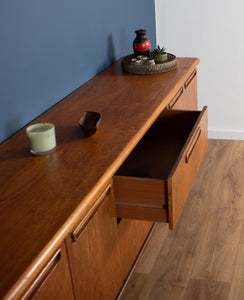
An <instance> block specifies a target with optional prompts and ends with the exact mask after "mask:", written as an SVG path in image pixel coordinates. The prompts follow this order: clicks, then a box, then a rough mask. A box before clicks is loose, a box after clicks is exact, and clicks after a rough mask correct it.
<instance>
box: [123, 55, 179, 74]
mask: <svg viewBox="0 0 244 300" xmlns="http://www.w3.org/2000/svg"><path fill="white" fill-rule="evenodd" d="M133 57H134V55H133V54H131V55H128V56H126V57H124V58H123V60H122V68H123V70H124V71H126V72H127V73H130V74H141V75H145V74H157V73H163V72H167V71H170V70H172V69H174V68H175V67H176V65H177V59H176V56H175V55H173V54H170V53H168V60H167V61H166V62H164V63H162V64H155V65H134V64H131V58H133Z"/></svg>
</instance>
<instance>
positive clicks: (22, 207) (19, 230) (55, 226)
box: [0, 58, 199, 298]
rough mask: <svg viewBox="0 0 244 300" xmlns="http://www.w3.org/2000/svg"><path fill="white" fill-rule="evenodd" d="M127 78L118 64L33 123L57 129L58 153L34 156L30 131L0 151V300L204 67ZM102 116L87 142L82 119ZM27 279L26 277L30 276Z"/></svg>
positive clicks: (182, 65)
mask: <svg viewBox="0 0 244 300" xmlns="http://www.w3.org/2000/svg"><path fill="white" fill-rule="evenodd" d="M177 61H178V64H177V67H176V68H175V69H173V70H171V71H170V72H166V73H161V74H154V75H130V74H127V73H124V72H123V71H122V70H121V60H120V61H118V62H116V63H114V64H113V65H112V66H110V67H109V68H108V69H106V70H105V71H104V72H102V73H100V74H99V75H97V76H96V77H94V78H93V79H92V80H90V81H89V82H87V83H86V84H85V85H83V86H82V87H81V88H79V89H77V90H76V91H75V92H73V93H72V94H70V95H69V96H68V97H66V98H65V99H64V100H62V101H61V102H59V103H58V104H57V105H55V106H54V107H52V108H51V109H50V110H48V111H47V112H45V113H44V114H43V115H41V116H40V117H38V118H37V119H36V120H34V121H33V122H32V123H36V122H51V123H54V124H55V126H56V137H57V149H56V150H55V151H54V152H52V153H50V154H47V155H43V156H33V155H32V154H31V153H30V152H29V145H28V140H27V136H26V133H25V129H22V130H20V131H19V132H18V133H17V134H15V135H14V136H13V137H11V138H9V139H8V140H6V141H5V142H4V143H2V144H1V145H0V173H1V177H0V191H1V196H0V260H1V268H0V278H1V283H0V298H1V297H2V296H3V295H5V294H6V293H7V291H8V290H9V289H10V288H11V287H12V286H13V285H14V283H16V282H18V279H19V282H20V281H24V278H25V276H28V272H34V269H35V268H36V267H37V266H38V265H40V264H42V263H43V264H44V263H45V257H46V254H47V253H51V252H53V251H55V249H56V248H57V247H58V245H59V244H60V242H61V241H62V240H63V239H64V238H65V236H66V235H67V233H68V232H69V231H70V230H71V229H72V227H73V226H74V224H75V222H77V220H78V219H79V218H82V217H83V216H85V215H86V214H87V213H88V212H89V210H90V209H91V208H92V206H93V204H94V199H96V197H97V196H98V194H99V193H100V192H101V191H102V189H103V188H104V185H105V184H106V182H108V180H109V179H110V178H111V177H112V175H113V174H114V173H115V172H116V170H117V169H118V168H119V166H120V165H121V164H122V163H123V161H124V160H125V159H126V157H127V156H128V155H129V153H130V152H131V151H132V150H133V148H134V147H135V145H136V144H137V143H138V141H139V140H140V139H141V138H142V136H143V135H144V134H145V133H146V131H147V130H148V128H149V127H150V126H151V125H152V123H153V122H154V121H155V119H156V118H157V117H158V115H159V114H160V113H161V111H162V110H163V109H164V108H165V106H166V105H167V103H168V102H169V100H170V98H171V97H172V96H173V95H174V94H175V93H176V92H177V89H178V88H179V86H180V85H181V84H182V82H183V81H184V80H186V78H187V77H188V76H189V74H190V73H191V72H192V71H193V70H194V69H195V68H196V66H197V65H198V63H199V60H198V59H197V58H177ZM86 110H93V111H97V112H99V113H100V114H101V115H102V118H101V122H100V124H99V127H98V131H97V132H96V133H95V135H93V136H91V137H85V136H84V135H83V133H82V131H81V129H80V128H79V126H78V121H79V119H80V117H81V115H82V114H83V111H86ZM25 271H26V272H25Z"/></svg>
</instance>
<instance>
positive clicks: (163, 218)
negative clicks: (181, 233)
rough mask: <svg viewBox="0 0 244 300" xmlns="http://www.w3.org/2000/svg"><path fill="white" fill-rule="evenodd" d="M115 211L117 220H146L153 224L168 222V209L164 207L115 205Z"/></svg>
mask: <svg viewBox="0 0 244 300" xmlns="http://www.w3.org/2000/svg"><path fill="white" fill-rule="evenodd" d="M116 211H117V215H118V217H119V218H126V219H135V220H147V221H153V222H165V223H167V222H168V209H167V206H165V207H156V206H155V207H152V206H143V205H132V204H128V203H127V204H126V203H121V202H120V203H116Z"/></svg>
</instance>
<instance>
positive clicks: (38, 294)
mask: <svg viewBox="0 0 244 300" xmlns="http://www.w3.org/2000/svg"><path fill="white" fill-rule="evenodd" d="M20 299H21V300H24V299H25V300H26V299H33V300H43V299H45V300H53V299H59V300H67V299H70V300H72V299H74V296H73V289H72V283H71V277H70V271H69V266H68V260H67V255H66V249H65V244H64V243H63V244H62V245H61V247H60V249H59V250H58V251H57V252H56V253H55V254H54V255H53V256H52V258H51V259H50V260H49V262H48V263H47V264H46V266H45V267H44V268H43V269H42V270H41V272H40V273H39V275H38V276H37V277H36V278H35V280H34V281H33V283H32V284H31V285H30V286H29V287H28V288H27V289H26V291H25V292H24V294H23V295H22V297H20Z"/></svg>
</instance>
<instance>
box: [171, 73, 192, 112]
mask: <svg viewBox="0 0 244 300" xmlns="http://www.w3.org/2000/svg"><path fill="white" fill-rule="evenodd" d="M167 108H168V109H180V110H197V70H194V71H193V72H192V73H191V74H190V75H189V77H188V78H187V79H186V81H185V82H184V84H182V86H181V87H180V88H179V89H178V91H177V92H176V93H175V95H174V96H173V98H172V99H171V100H170V102H169V104H168V107H167Z"/></svg>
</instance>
